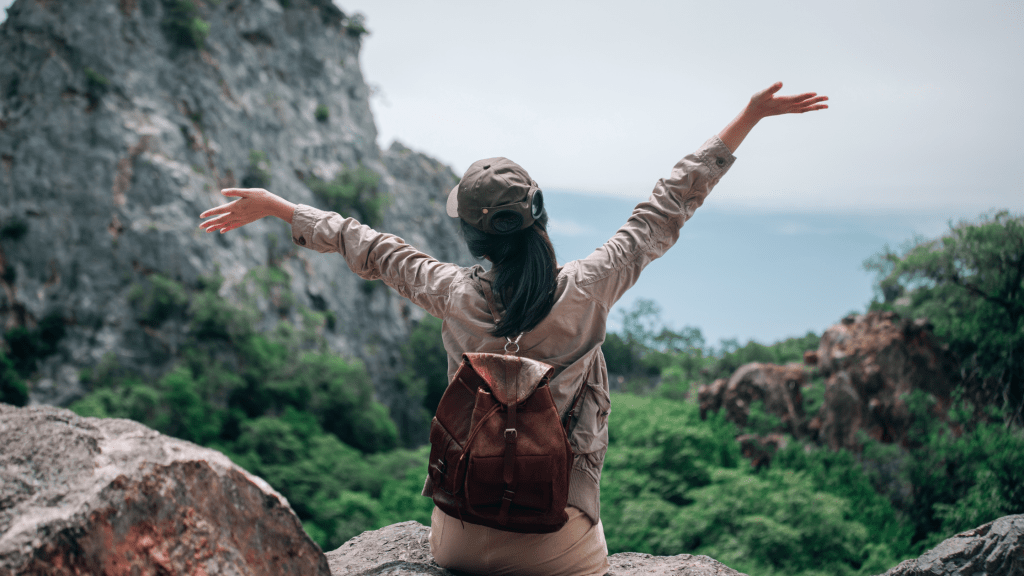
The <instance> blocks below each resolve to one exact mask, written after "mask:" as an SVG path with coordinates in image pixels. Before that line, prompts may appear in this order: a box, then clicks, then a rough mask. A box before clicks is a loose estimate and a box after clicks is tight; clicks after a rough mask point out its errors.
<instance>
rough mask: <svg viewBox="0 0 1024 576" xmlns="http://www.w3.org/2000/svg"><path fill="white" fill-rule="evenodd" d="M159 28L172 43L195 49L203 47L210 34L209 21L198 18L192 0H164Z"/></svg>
mask: <svg viewBox="0 0 1024 576" xmlns="http://www.w3.org/2000/svg"><path fill="white" fill-rule="evenodd" d="M161 28H162V29H163V32H164V35H165V36H166V37H167V40H168V41H170V42H171V43H172V44H174V45H176V46H180V47H182V48H189V49H195V50H202V49H203V45H204V43H205V42H206V37H207V36H208V35H209V34H210V23H209V22H207V21H206V20H203V19H202V18H200V16H199V8H198V7H197V6H196V3H195V2H194V0H164V18H163V21H162V22H161Z"/></svg>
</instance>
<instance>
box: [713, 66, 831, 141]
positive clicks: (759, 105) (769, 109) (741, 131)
mask: <svg viewBox="0 0 1024 576" xmlns="http://www.w3.org/2000/svg"><path fill="white" fill-rule="evenodd" d="M781 89H782V82H776V83H775V84H772V85H771V86H769V87H767V88H765V89H764V90H761V91H760V92H758V93H757V94H754V95H753V96H751V97H750V102H749V103H748V104H747V106H746V107H745V108H744V109H743V111H742V112H740V114H739V116H737V117H736V118H734V119H733V120H732V122H729V124H728V125H727V126H726V127H725V128H723V129H722V131H721V132H719V133H718V138H719V139H721V141H722V143H723V144H725V145H726V147H728V148H729V150H731V151H732V152H736V149H737V148H739V147H740V144H741V143H742V142H743V139H744V138H746V137H747V134H749V133H750V130H751V129H752V128H753V127H754V125H755V124H757V123H758V122H760V121H761V119H762V118H765V117H768V116H778V115H779V114H803V113H804V112H810V111H812V110H824V109H825V108H828V104H821V102H825V101H826V100H828V96H818V93H817V92H804V93H803V94H797V95H795V96H776V95H775V93H776V92H778V91H779V90H781Z"/></svg>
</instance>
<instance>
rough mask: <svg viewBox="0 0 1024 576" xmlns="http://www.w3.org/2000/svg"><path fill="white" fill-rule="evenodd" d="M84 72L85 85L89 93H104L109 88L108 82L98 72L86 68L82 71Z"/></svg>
mask: <svg viewBox="0 0 1024 576" xmlns="http://www.w3.org/2000/svg"><path fill="white" fill-rule="evenodd" d="M84 72H85V83H86V86H87V87H88V89H89V91H90V92H104V91H105V90H106V89H107V88H109V87H110V80H107V77H106V76H104V75H103V74H100V73H99V72H97V71H95V70H93V69H92V68H89V67H88V66H87V67H86V68H85V70H84Z"/></svg>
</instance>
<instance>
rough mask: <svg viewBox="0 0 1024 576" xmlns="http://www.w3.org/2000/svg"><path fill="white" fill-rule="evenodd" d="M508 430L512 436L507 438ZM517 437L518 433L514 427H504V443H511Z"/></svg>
mask: <svg viewBox="0 0 1024 576" xmlns="http://www.w3.org/2000/svg"><path fill="white" fill-rule="evenodd" d="M509 432H511V433H512V437H511V438H509ZM518 438H519V433H518V432H516V429H515V428H505V443H506V444H511V443H513V442H515V441H516V440H517V439H518Z"/></svg>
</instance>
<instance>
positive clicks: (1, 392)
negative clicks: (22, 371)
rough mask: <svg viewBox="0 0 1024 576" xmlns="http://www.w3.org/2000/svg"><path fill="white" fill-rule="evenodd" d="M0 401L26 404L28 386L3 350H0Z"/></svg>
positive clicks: (17, 404) (16, 404)
mask: <svg viewBox="0 0 1024 576" xmlns="http://www.w3.org/2000/svg"><path fill="white" fill-rule="evenodd" d="M0 402H4V403H6V404H13V405H15V406H24V405H26V404H28V388H27V387H26V386H25V383H24V382H22V380H21V377H19V376H18V372H17V370H15V369H14V364H13V363H12V362H11V361H10V360H9V359H8V358H7V356H5V355H4V353H3V351H0Z"/></svg>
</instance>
